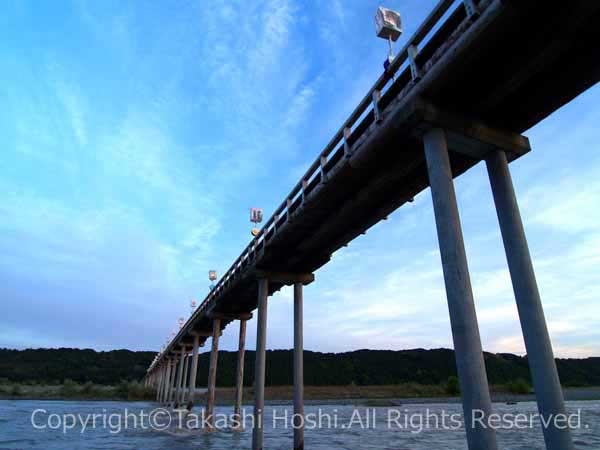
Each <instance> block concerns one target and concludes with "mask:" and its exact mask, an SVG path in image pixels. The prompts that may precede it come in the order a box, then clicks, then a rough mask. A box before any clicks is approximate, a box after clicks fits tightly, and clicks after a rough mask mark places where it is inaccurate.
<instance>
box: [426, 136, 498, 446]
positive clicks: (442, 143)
mask: <svg viewBox="0 0 600 450" xmlns="http://www.w3.org/2000/svg"><path fill="white" fill-rule="evenodd" d="M423 140H424V144H425V157H426V159H427V170H428V172H429V184H430V186H431V196H432V199H433V209H434V213H435V222H436V227H437V234H438V241H439V246H440V254H441V257H442V267H443V272H444V282H445V284H446V297H447V300H448V309H449V313H450V323H451V327H452V338H453V341H454V350H455V355H456V367H457V371H458V377H459V380H460V388H461V395H462V403H463V412H464V418H465V429H466V432H467V442H468V446H469V449H470V450H496V449H497V443H496V433H495V430H493V429H492V428H490V427H484V426H482V425H481V423H479V422H475V423H473V421H472V420H471V419H472V417H480V416H481V415H483V416H484V417H488V416H489V415H490V414H491V412H492V402H491V399H490V391H489V386H488V381H487V375H486V371H485V364H484V360H483V351H482V348H481V338H480V336H479V325H478V323H477V315H476V313H475V304H474V302H473V292H472V289H471V280H470V278H469V268H468V266H467V256H466V253H465V246H464V242H463V236H462V230H461V226H460V218H459V215H458V207H457V204H456V194H455V192H454V183H453V178H452V170H451V168H450V159H449V155H448V146H447V142H446V135H445V133H444V131H443V130H442V129H439V128H436V129H432V130H429V131H428V132H427V133H425V135H424V136H423Z"/></svg>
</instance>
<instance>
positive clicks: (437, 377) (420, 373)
mask: <svg viewBox="0 0 600 450" xmlns="http://www.w3.org/2000/svg"><path fill="white" fill-rule="evenodd" d="M154 355H155V353H154V352H143V351H138V352H134V351H130V350H113V351H106V352H97V351H94V350H90V349H84V350H82V349H72V348H59V349H27V350H10V349H0V379H4V380H6V381H10V382H13V383H36V384H59V383H62V382H63V381H64V380H66V379H68V380H73V381H74V382H77V383H86V382H92V383H95V384H101V385H102V384H104V385H115V384H118V383H121V382H124V381H135V380H141V379H142V378H143V376H144V374H145V372H146V369H147V367H148V365H149V364H150V361H151V360H152V358H153V357H154ZM208 357H209V354H208V352H204V353H201V354H200V357H199V363H198V381H197V382H198V385H199V386H201V385H206V381H207V374H208ZM236 361H237V355H236V352H228V351H220V352H219V361H218V371H217V384H218V385H219V386H233V385H234V383H235V372H236ZM485 363H486V368H487V373H488V379H489V382H490V383H491V384H506V383H510V382H511V381H512V380H516V379H523V380H530V376H529V367H528V364H527V358H526V357H521V356H517V355H513V354H510V353H501V354H493V353H486V354H485ZM557 365H558V370H559V374H560V378H561V382H562V383H563V385H566V386H600V358H597V357H596V358H585V359H558V360H557ZM292 367H293V359H292V351H291V350H270V351H267V384H268V385H290V384H292V383H293V380H292ZM304 371H305V375H304V379H305V384H307V385H313V386H332V385H335V386H344V385H351V384H356V385H391V384H399V383H407V382H415V383H420V384H440V383H446V382H447V380H448V379H449V377H453V376H456V364H455V361H454V352H453V351H452V350H449V349H432V350H424V349H413V350H400V351H388V350H357V351H353V352H347V353H319V352H311V351H305V352H304ZM253 378H254V352H253V351H247V352H246V360H245V372H244V384H245V385H247V386H251V385H252V380H253Z"/></svg>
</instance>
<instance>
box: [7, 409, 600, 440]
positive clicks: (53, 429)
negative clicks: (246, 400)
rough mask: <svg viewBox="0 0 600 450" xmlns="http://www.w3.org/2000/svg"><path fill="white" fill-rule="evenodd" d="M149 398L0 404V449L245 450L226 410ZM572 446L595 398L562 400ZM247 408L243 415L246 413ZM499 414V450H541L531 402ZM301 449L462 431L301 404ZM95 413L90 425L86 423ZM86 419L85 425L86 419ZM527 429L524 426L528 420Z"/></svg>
mask: <svg viewBox="0 0 600 450" xmlns="http://www.w3.org/2000/svg"><path fill="white" fill-rule="evenodd" d="M156 408H157V405H156V404H154V403H150V402H90V401H85V402H84V401H33V400H18V401H11V400H2V401H0V449H15V450H16V449H19V450H25V449H27V450H29V449H44V450H55V449H56V450H66V449H69V450H70V449H85V450H91V449H107V450H117V449H118V450H124V449H144V450H145V449H156V450H164V449H171V450H179V449H207V450H208V449H214V450H225V449H227V450H230V449H234V450H237V449H244V450H248V449H250V448H251V441H252V431H251V427H250V426H247V427H246V428H245V429H244V430H243V431H233V430H231V428H228V425H230V424H226V423H225V420H224V419H223V418H224V417H225V416H226V415H228V414H231V407H217V408H216V411H215V413H216V419H217V421H218V423H215V425H216V426H218V427H219V428H220V429H219V430H217V431H214V432H206V431H203V430H202V429H190V427H191V428H195V427H197V426H198V425H200V424H201V422H200V421H199V420H198V419H197V418H193V416H188V417H187V418H186V419H185V420H183V421H182V422H183V424H184V425H186V426H187V427H184V428H178V427H177V426H175V423H174V422H176V421H177V418H176V417H174V416H172V415H170V414H167V412H166V411H165V410H159V409H156ZM567 408H568V411H567V412H568V414H570V415H569V417H568V418H569V419H570V420H571V422H570V424H571V428H572V433H573V438H574V441H575V448H576V449H582V450H583V449H600V401H581V402H568V403H567ZM251 412H252V409H251V407H250V406H247V408H246V410H245V413H246V414H247V416H246V417H247V418H248V417H250V415H251ZM494 412H495V413H497V414H498V415H499V416H501V419H498V420H499V422H497V423H494V424H492V425H493V426H494V427H495V428H496V429H497V434H498V442H499V448H500V449H502V450H536V449H540V450H542V449H544V444H543V439H542V431H541V425H540V424H539V420H538V419H537V418H536V417H535V413H536V405H535V403H533V402H521V403H518V404H516V405H506V404H502V403H495V404H494ZM305 413H306V414H307V418H311V419H310V420H308V419H307V422H306V425H305V427H306V430H305V436H306V438H305V448H306V449H307V450H333V449H352V450H356V449H373V450H386V449H390V450H392V449H393V450H431V449H436V450H437V449H439V450H466V448H467V446H466V440H465V432H464V428H462V426H460V423H459V421H458V420H456V417H457V416H459V415H460V413H461V408H460V405H458V404H421V405H420V404H407V405H400V404H399V406H393V407H368V406H353V405H348V404H346V405H342V404H340V405H335V404H324V405H319V404H310V405H307V407H306V410H305ZM94 415H95V426H94V424H93V421H94ZM86 421H87V422H86ZM530 422H531V423H532V426H529V423H530ZM291 424H292V419H291V409H290V408H289V406H288V405H285V404H281V405H270V406H267V409H266V411H265V422H264V448H265V449H273V450H279V449H285V450H289V449H290V448H292V433H293V430H292V427H291Z"/></svg>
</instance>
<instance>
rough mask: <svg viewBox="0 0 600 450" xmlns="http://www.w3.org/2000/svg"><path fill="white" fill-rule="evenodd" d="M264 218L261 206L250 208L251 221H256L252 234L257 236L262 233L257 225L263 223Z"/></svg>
mask: <svg viewBox="0 0 600 450" xmlns="http://www.w3.org/2000/svg"><path fill="white" fill-rule="evenodd" d="M262 220H263V210H262V209H260V208H250V222H252V223H254V227H253V228H252V231H250V233H251V234H252V236H254V237H256V236H258V233H260V230H259V229H258V227H257V226H256V225H257V224H259V223H261V222H262Z"/></svg>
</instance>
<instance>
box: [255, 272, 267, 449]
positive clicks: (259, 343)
mask: <svg viewBox="0 0 600 450" xmlns="http://www.w3.org/2000/svg"><path fill="white" fill-rule="evenodd" d="M268 296H269V280H267V279H260V280H258V314H257V318H256V364H255V373H254V428H253V430H252V450H262V448H263V425H264V424H263V413H264V409H265V366H266V346H267V297H268Z"/></svg>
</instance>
